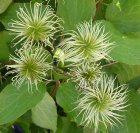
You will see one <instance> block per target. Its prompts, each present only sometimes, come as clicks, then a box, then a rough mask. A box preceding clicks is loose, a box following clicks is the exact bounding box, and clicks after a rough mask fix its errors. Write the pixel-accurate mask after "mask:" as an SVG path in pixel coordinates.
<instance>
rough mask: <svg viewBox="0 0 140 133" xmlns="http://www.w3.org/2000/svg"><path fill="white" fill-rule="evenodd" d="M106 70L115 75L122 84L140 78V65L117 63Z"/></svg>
mask: <svg viewBox="0 0 140 133" xmlns="http://www.w3.org/2000/svg"><path fill="white" fill-rule="evenodd" d="M106 69H108V71H109V72H111V73H115V74H116V75H117V78H118V79H119V81H120V83H126V82H128V81H130V80H132V79H134V78H136V77H138V76H140V65H127V64H123V63H117V64H114V65H112V66H108V67H107V68H106Z"/></svg>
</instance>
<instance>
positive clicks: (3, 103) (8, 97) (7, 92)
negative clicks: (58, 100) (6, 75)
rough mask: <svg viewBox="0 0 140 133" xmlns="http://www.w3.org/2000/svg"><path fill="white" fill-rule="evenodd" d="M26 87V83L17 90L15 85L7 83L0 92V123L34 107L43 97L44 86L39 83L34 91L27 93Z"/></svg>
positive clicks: (4, 122)
mask: <svg viewBox="0 0 140 133" xmlns="http://www.w3.org/2000/svg"><path fill="white" fill-rule="evenodd" d="M27 88H28V86H27V85H22V86H21V87H20V89H19V90H17V89H16V87H15V86H13V85H12V84H9V85H7V86H6V87H5V88H4V90H3V91H2V92H1V93H0V125H2V124H6V123H9V122H12V121H15V120H16V119H17V118H19V117H20V116H21V115H23V114H24V113H25V112H26V111H28V110H29V109H31V108H32V107H34V106H35V105H36V104H37V103H38V102H39V101H40V100H41V99H42V98H43V96H44V92H45V88H46V86H45V84H39V85H38V89H39V91H35V92H34V93H29V92H28V89H27ZM33 90H35V86H33Z"/></svg>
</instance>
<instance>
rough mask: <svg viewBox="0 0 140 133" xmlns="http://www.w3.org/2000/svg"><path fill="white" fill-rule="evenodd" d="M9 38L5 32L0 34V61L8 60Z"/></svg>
mask: <svg viewBox="0 0 140 133" xmlns="http://www.w3.org/2000/svg"><path fill="white" fill-rule="evenodd" d="M10 40H11V39H10V36H9V35H8V32H7V31H2V32H0V61H6V60H9V47H8V43H9V42H10Z"/></svg>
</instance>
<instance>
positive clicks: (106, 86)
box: [76, 75, 128, 131]
mask: <svg viewBox="0 0 140 133" xmlns="http://www.w3.org/2000/svg"><path fill="white" fill-rule="evenodd" d="M114 82H115V79H113V78H112V77H108V76H107V75H102V77H101V78H100V79H98V80H97V81H96V83H95V84H94V86H93V87H91V88H90V87H88V88H87V89H86V90H85V91H83V92H82V94H81V95H80V97H79V99H78V101H77V103H78V106H77V107H76V108H77V109H80V110H81V111H80V113H79V114H83V118H82V122H81V124H82V125H85V126H87V127H91V126H93V125H94V127H95V131H97V129H98V126H99V124H100V123H103V124H104V125H105V126H106V127H107V125H111V126H113V125H116V122H117V121H118V122H120V120H121V119H122V118H123V115H121V114H120V112H122V111H124V109H125V108H126V107H127V106H128V105H127V86H126V85H121V86H116V87H115V83H114Z"/></svg>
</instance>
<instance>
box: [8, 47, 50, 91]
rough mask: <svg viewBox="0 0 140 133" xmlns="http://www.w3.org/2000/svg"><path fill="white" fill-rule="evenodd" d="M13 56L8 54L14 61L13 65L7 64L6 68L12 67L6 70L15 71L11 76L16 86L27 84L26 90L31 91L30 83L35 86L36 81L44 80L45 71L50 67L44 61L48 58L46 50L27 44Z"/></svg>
mask: <svg viewBox="0 0 140 133" xmlns="http://www.w3.org/2000/svg"><path fill="white" fill-rule="evenodd" d="M16 55H17V56H16V57H15V56H12V55H11V56H10V59H11V61H13V62H15V64H14V65H8V66H7V67H8V69H9V68H12V70H10V71H9V72H8V74H9V73H12V74H13V73H16V75H15V76H14V77H13V78H12V81H13V83H14V84H15V86H16V87H18V88H20V86H21V85H22V84H23V82H24V83H27V84H28V90H31V91H32V85H33V84H34V85H35V86H36V89H38V87H37V84H38V82H42V80H46V75H47V71H48V70H49V69H51V66H50V64H49V63H48V62H47V61H46V60H47V58H48V56H49V55H48V52H47V51H46V50H44V49H43V48H42V47H35V46H30V47H29V46H28V47H23V48H22V49H20V50H19V51H17V53H16Z"/></svg>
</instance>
